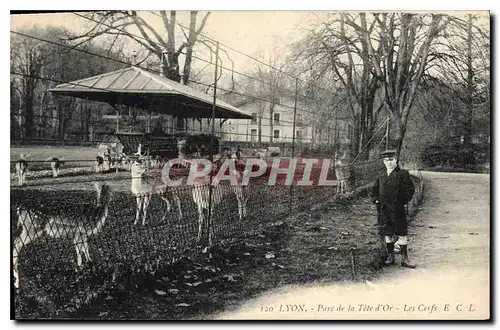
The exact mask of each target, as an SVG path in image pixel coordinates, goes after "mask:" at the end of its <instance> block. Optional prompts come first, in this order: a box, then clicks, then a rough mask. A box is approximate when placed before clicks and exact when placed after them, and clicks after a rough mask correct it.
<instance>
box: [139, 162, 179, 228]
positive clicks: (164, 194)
mask: <svg viewBox="0 0 500 330" xmlns="http://www.w3.org/2000/svg"><path fill="white" fill-rule="evenodd" d="M145 172H146V168H145V166H144V165H142V164H141V162H140V160H139V161H134V162H133V163H132V165H131V167H130V174H131V187H130V190H131V191H132V194H134V196H135V198H136V202H137V208H136V214H135V221H134V225H136V224H137V222H138V221H139V216H140V213H141V211H142V225H143V226H144V225H145V224H146V216H147V210H148V206H149V202H150V201H151V197H152V195H153V194H159V195H160V197H161V199H163V200H164V201H165V202H166V203H167V212H170V211H171V204H170V199H174V200H175V201H176V204H177V207H178V209H179V219H182V209H181V200H180V198H179V196H178V195H177V194H176V193H174V192H172V191H170V189H171V188H170V187H168V186H167V187H165V189H164V190H158V189H157V188H155V187H154V186H153V185H152V184H150V183H148V182H145V181H143V175H144V173H145ZM165 217H166V214H165V215H164V216H163V218H162V221H163V220H164V219H165Z"/></svg>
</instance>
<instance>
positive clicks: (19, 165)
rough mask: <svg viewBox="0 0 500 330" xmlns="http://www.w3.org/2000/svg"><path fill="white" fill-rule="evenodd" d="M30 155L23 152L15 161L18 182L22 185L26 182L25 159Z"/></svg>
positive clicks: (26, 162)
mask: <svg viewBox="0 0 500 330" xmlns="http://www.w3.org/2000/svg"><path fill="white" fill-rule="evenodd" d="M30 156H31V154H26V155H25V154H23V153H21V154H20V155H19V158H20V159H19V160H18V161H17V162H16V174H17V179H18V183H19V185H20V186H24V184H25V183H26V173H27V172H28V161H27V159H28V158H29V157H30Z"/></svg>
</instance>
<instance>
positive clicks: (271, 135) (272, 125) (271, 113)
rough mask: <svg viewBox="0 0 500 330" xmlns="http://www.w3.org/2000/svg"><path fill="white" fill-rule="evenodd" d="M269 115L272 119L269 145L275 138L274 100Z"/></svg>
mask: <svg viewBox="0 0 500 330" xmlns="http://www.w3.org/2000/svg"><path fill="white" fill-rule="evenodd" d="M269 115H270V117H271V118H269V132H270V134H269V135H270V136H269V143H270V144H272V143H273V137H274V118H273V116H274V99H273V100H272V101H271V103H269Z"/></svg>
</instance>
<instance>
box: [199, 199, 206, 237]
mask: <svg viewBox="0 0 500 330" xmlns="http://www.w3.org/2000/svg"><path fill="white" fill-rule="evenodd" d="M198 215H199V216H198V243H199V242H201V230H202V229H203V222H204V220H205V218H204V216H203V208H202V207H201V205H198Z"/></svg>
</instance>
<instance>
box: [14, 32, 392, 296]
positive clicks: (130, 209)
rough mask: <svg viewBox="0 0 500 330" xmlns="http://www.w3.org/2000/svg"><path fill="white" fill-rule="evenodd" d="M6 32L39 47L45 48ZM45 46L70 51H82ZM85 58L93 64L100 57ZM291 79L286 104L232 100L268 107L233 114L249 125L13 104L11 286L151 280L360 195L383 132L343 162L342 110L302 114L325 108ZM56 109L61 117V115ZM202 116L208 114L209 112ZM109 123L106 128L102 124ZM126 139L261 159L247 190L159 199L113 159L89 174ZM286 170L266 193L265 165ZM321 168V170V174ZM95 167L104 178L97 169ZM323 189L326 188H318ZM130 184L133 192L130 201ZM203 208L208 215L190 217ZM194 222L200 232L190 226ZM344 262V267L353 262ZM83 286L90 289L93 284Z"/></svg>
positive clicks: (346, 125) (156, 182)
mask: <svg viewBox="0 0 500 330" xmlns="http://www.w3.org/2000/svg"><path fill="white" fill-rule="evenodd" d="M11 33H14V34H16V35H18V36H20V37H24V38H28V39H29V38H32V39H36V40H37V41H38V42H42V43H44V42H47V43H49V41H47V40H45V39H43V38H39V37H34V36H29V35H27V34H21V33H19V32H15V31H11ZM50 43H51V45H53V46H56V47H63V48H65V49H68V51H75V52H78V51H80V50H78V49H76V48H71V47H69V48H68V46H67V45H63V44H60V43H56V42H53V41H51V42H50ZM86 54H87V55H95V56H98V57H99V58H103V55H98V54H92V53H89V52H86ZM104 58H106V57H105V56H104ZM107 60H110V61H114V59H112V58H107ZM216 61H217V59H216ZM226 69H227V68H226ZM12 77H14V80H15V79H27V80H29V79H36V80H37V81H43V82H44V83H45V84H47V86H49V87H53V86H54V85H55V84H60V83H69V81H67V80H63V79H55V78H53V77H49V76H44V75H43V74H42V73H37V74H28V73H26V72H18V71H16V70H13V71H11V78H12ZM79 78H80V79H81V78H86V77H79ZM292 78H293V79H292V80H291V81H292V83H291V84H290V85H292V86H293V83H295V90H293V89H292V90H286V91H284V93H285V94H287V97H288V98H289V100H288V101H287V102H276V101H275V100H274V99H270V98H267V97H266V96H262V95H253V94H251V93H236V94H240V95H239V96H244V97H246V102H249V103H250V104H252V102H254V103H253V105H255V104H256V103H255V102H266V103H265V111H260V113H259V111H258V110H255V109H256V108H255V107H254V106H250V107H249V108H248V109H245V108H244V106H242V108H243V109H245V110H246V111H247V112H248V113H252V114H253V113H256V116H255V118H254V119H253V120H233V119H229V120H222V119H215V118H214V117H212V118H205V119H197V118H173V117H171V116H170V117H169V116H162V115H159V114H156V113H154V112H151V111H150V112H149V114H148V115H143V116H142V119H141V116H135V115H131V112H130V109H122V110H123V111H122V110H120V109H117V108H112V107H108V106H103V105H102V104H98V103H97V102H93V101H89V100H81V101H79V103H78V102H73V103H71V101H68V98H59V99H52V100H50V102H49V101H47V99H45V100H44V101H39V102H38V103H37V102H35V100H31V103H30V105H31V107H32V108H31V113H30V111H28V105H27V103H26V102H20V101H19V102H17V103H16V102H14V101H13V103H11V143H12V144H11V228H12V232H13V238H12V248H13V264H14V275H15V279H14V280H15V286H16V287H19V288H21V289H22V287H23V283H26V284H25V285H26V286H29V285H30V283H31V284H33V283H35V286H36V287H40V288H42V287H43V288H44V289H45V290H52V291H54V292H57V291H58V290H62V289H61V288H65V289H66V288H68V287H70V288H73V289H74V290H73V291H75V292H78V290H79V289H78V288H81V286H82V285H84V284H83V283H80V282H78V281H80V280H79V279H80V277H79V276H78V274H80V273H81V272H82V271H85V269H87V268H85V267H93V268H92V269H94V270H95V269H96V268H97V269H99V272H98V273H99V274H101V275H102V274H103V273H102V272H104V271H105V270H107V269H112V268H116V266H117V265H122V266H123V267H125V268H127V269H129V270H131V271H132V272H134V271H139V270H140V271H146V272H148V271H149V272H154V270H156V269H159V268H164V267H167V266H169V265H172V264H173V263H174V262H175V261H176V260H179V259H180V258H182V257H189V258H192V259H196V258H197V256H199V255H200V253H201V252H200V246H206V245H207V243H208V242H207V240H208V237H210V238H211V244H212V245H218V246H227V245H231V244H234V243H238V242H240V241H241V240H242V239H243V238H244V237H247V236H249V235H250V236H251V235H257V234H258V233H262V232H265V231H266V230H267V229H268V228H269V227H270V226H271V225H272V224H274V223H276V222H277V221H285V222H286V221H287V219H288V218H289V217H290V215H293V214H296V213H297V212H300V211H305V210H308V209H310V208H311V206H312V205H315V204H318V203H321V202H324V201H328V200H331V199H332V198H334V197H339V196H341V195H342V194H344V193H349V192H352V191H355V190H357V189H360V188H362V187H366V186H367V185H368V184H370V183H371V182H372V181H373V180H374V178H375V176H376V175H377V173H378V172H379V170H380V166H381V163H380V161H379V158H378V152H379V151H380V150H381V149H384V148H385V144H386V143H384V141H387V138H388V136H387V134H385V132H384V129H383V128H384V127H385V123H386V121H383V120H382V121H381V122H380V123H378V124H377V125H376V127H375V128H376V129H375V130H374V132H375V133H374V134H373V136H371V137H370V140H367V141H362V143H363V142H364V143H366V144H367V146H368V144H370V147H369V148H367V149H369V150H367V152H366V153H364V154H363V155H361V154H356V153H353V152H352V148H351V144H352V141H353V139H354V132H353V130H352V125H351V121H350V120H346V119H345V117H344V112H343V111H342V109H339V108H338V106H337V107H335V106H331V107H327V108H328V111H326V112H325V111H319V110H317V109H316V108H315V106H314V105H311V104H314V102H316V103H325V101H324V100H322V99H314V98H308V97H306V96H304V95H299V94H300V91H299V79H298V78H296V77H292ZM283 79H290V77H287V78H283ZM72 80H73V79H72ZM75 80H76V79H75ZM190 83H192V84H197V83H198V84H200V85H202V86H205V87H210V86H212V87H215V88H212V93H214V94H213V95H214V97H218V94H217V93H223V92H224V88H220V87H217V80H215V81H214V82H213V84H211V83H209V84H207V83H204V82H196V81H191V82H190ZM74 85H75V86H77V85H78V84H77V83H74ZM282 89H284V88H282ZM104 91H106V90H104ZM290 93H291V94H290ZM233 94H234V93H233ZM144 97H146V96H144ZM19 99H20V100H21V99H22V98H21V97H20V98H19ZM299 99H300V101H301V102H298V100H299ZM63 100H66V101H63ZM47 102H48V103H47ZM299 103H300V104H299ZM270 105H272V107H274V110H273V111H270V109H269V107H270ZM306 105H309V108H307V107H306ZM64 107H67V108H66V109H65V110H64ZM202 107H203V106H202ZM206 109H207V110H208V111H213V109H212V106H211V105H210V106H207V107H206ZM127 113H128V114H127ZM110 115H115V117H114V118H111V119H106V116H108V117H109V116H110ZM155 116H156V117H157V119H155ZM26 122H29V123H30V124H29V125H26ZM155 125H156V126H155ZM156 127H159V128H160V130H161V131H162V132H163V134H161V135H160V137H159V140H158V141H159V142H155V143H151V144H149V145H148V144H147V143H149V142H150V140H148V139H149V138H150V137H151V136H154V129H153V128H156ZM27 130H28V131H27ZM29 130H30V131H29ZM131 131H133V132H147V133H148V134H150V135H147V136H146V135H145V134H143V135H138V137H137V139H136V141H135V142H134V143H135V144H134V143H132V144H134V148H138V149H139V143H141V145H142V147H143V151H145V152H149V153H150V154H153V153H157V154H165V153H167V152H171V151H172V150H174V152H176V151H177V147H178V146H177V144H178V142H179V141H180V140H182V139H184V138H185V136H186V135H199V134H206V136H208V137H209V139H208V140H204V141H199V142H191V144H190V145H189V147H192V148H193V149H197V147H198V148H201V147H204V148H205V150H208V155H209V157H207V158H213V157H214V155H217V154H218V155H224V154H227V153H228V151H229V153H234V152H235V150H238V151H239V152H240V153H241V154H242V155H243V157H244V159H251V158H259V159H261V160H263V161H264V162H265V163H266V164H267V165H268V168H267V170H266V171H265V173H264V174H263V175H261V176H260V177H258V178H255V179H254V180H251V181H250V184H249V185H248V186H237V187H235V186H231V185H225V184H219V185H217V186H215V187H214V186H213V185H210V183H207V182H205V183H203V184H198V185H196V186H194V187H193V186H186V185H182V186H180V187H168V188H165V186H164V182H162V174H161V171H162V169H161V166H157V167H146V172H145V173H144V175H139V176H135V174H134V172H133V171H131V169H130V166H131V164H130V163H128V164H127V166H122V165H123V164H122V163H121V160H120V161H119V155H118V154H115V155H114V156H113V157H111V156H110V157H109V159H108V160H107V161H105V162H104V164H100V163H99V160H98V159H97V156H98V155H101V152H102V151H103V150H107V146H109V144H110V143H115V146H114V148H116V147H117V145H120V144H121V145H123V144H124V143H123V142H124V141H123V139H120V136H119V135H118V134H116V133H123V135H127V134H129V133H131ZM152 131H153V133H152ZM183 134H184V135H183ZM214 140H215V141H216V142H217V143H214ZM148 141H149V142H148ZM167 141H169V142H167ZM143 144H144V145H143ZM103 148H104V149H103ZM368 151H369V152H368ZM107 152H109V151H107ZM134 152H135V150H134ZM21 153H22V154H23V155H26V154H29V155H30V156H29V157H28V158H26V161H24V163H23V162H21V161H20V154H21ZM132 153H133V152H132ZM128 156H131V152H129V154H128ZM188 156H193V155H188ZM52 157H57V158H59V159H60V160H62V161H63V162H64V163H61V165H60V168H59V169H58V171H59V172H58V176H57V177H54V175H53V173H54V171H53V166H54V164H53V163H54V162H53V160H52ZM163 158H164V159H163V161H166V160H168V159H165V157H163ZM166 158H175V157H166ZM311 158H315V159H317V160H318V161H317V163H316V164H314V165H313V166H312V170H311V172H310V177H309V178H310V180H311V181H312V182H313V184H312V185H301V184H300V183H299V181H300V180H301V178H302V175H303V174H304V173H305V172H307V171H306V169H305V164H304V160H307V159H311ZM293 159H295V160H297V164H298V165H297V168H296V169H295V172H294V174H293V176H294V178H293V180H292V182H291V184H287V183H286V182H285V176H284V175H283V174H279V175H278V176H277V184H275V185H269V184H268V182H269V178H270V176H272V173H271V166H270V165H271V164H272V163H273V161H277V162H278V163H276V164H278V165H279V164H281V165H282V166H281V167H286V166H289V165H290V162H292V161H293ZM325 160H326V161H327V163H328V166H326V167H325V168H322V166H321V165H322V164H323V163H324V162H325ZM21 164H23V165H22V166H25V167H24V168H23V167H22V166H21ZM163 164H164V163H162V164H161V165H163ZM325 164H326V163H325ZM101 165H103V168H102V169H101V170H99V168H98V167H99V166H101ZM322 169H324V172H323V171H322ZM179 173H180V174H179V175H180V177H184V178H185V177H186V176H188V175H189V169H188V168H181V169H180V172H179ZM20 175H23V176H24V177H25V179H26V182H25V183H24V184H22V185H18V184H17V183H18V181H17V180H18V177H19V176H20ZM321 178H323V179H327V180H330V181H331V182H332V184H331V185H321V184H318V182H319V181H320V180H321ZM211 179H212V177H211ZM134 182H135V183H134ZM94 183H96V184H97V186H94ZM134 184H135V185H136V188H137V185H138V186H139V187H140V189H139V191H137V190H136V191H134ZM159 187H160V188H159ZM205 195H206V196H207V197H204V196H205ZM200 196H202V197H200ZM200 198H201V199H203V200H202V201H201V202H200ZM202 204H203V205H204V206H205V209H206V210H205V211H203V212H201V213H200V209H201V208H200V205H202ZM242 204H243V206H242ZM179 206H180V207H179ZM202 217H203V218H204V221H201V220H200V219H201V218H202ZM209 232H212V235H209ZM344 257H345V258H348V259H349V260H350V259H351V258H352V255H350V254H347V255H345V256H344ZM346 260H347V259H346ZM352 264H353V265H354V261H353V262H352ZM85 265H90V266H85ZM75 266H77V268H78V269H79V270H78V271H75ZM82 267H83V268H82ZM353 267H354V266H353ZM82 269H83V270H82ZM96 274H97V273H96ZM96 276H97V275H96ZM75 281H76V282H75ZM89 281H90V282H92V281H97V282H98V281H99V279H98V278H97V277H95V276H94V277H91V278H90V279H89ZM85 285H96V284H95V283H88V282H87V283H85ZM96 287H97V286H96ZM75 295H76V296H77V295H78V294H75ZM56 305H57V302H56Z"/></svg>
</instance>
